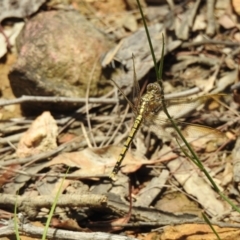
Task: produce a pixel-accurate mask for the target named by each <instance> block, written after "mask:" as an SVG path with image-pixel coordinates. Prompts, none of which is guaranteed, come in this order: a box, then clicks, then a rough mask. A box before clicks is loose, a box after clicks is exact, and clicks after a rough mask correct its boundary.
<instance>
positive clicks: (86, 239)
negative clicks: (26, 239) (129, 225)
mask: <svg viewBox="0 0 240 240" xmlns="http://www.w3.org/2000/svg"><path fill="white" fill-rule="evenodd" d="M43 231H44V227H36V226H34V225H32V224H29V223H22V224H20V226H19V232H20V234H21V235H25V236H31V237H36V238H39V239H40V238H41V237H42V233H43ZM15 234H16V229H15V228H14V222H13V221H9V224H8V226H5V227H1V232H0V237H6V236H10V235H15ZM47 239H67V240H79V239H81V240H90V239H91V240H138V239H137V238H133V237H127V236H121V235H116V234H110V233H102V232H92V233H90V232H77V231H69V230H61V229H56V228H49V229H48V232H47Z"/></svg>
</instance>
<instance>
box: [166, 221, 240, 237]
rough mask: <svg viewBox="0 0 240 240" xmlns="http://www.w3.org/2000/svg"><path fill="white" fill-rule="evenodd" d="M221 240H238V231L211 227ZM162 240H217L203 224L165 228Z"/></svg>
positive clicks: (239, 232)
mask: <svg viewBox="0 0 240 240" xmlns="http://www.w3.org/2000/svg"><path fill="white" fill-rule="evenodd" d="M213 227H214V229H215V230H216V232H217V233H218V235H219V236H220V239H221V240H237V239H239V234H240V230H239V229H236V228H220V227H218V226H213ZM161 239H162V240H175V239H186V240H200V239H201V240H203V239H204V240H214V239H217V238H216V235H215V234H214V233H213V231H212V230H211V228H210V227H209V226H208V225H204V224H183V225H178V226H167V227H165V228H164V232H163V234H161Z"/></svg>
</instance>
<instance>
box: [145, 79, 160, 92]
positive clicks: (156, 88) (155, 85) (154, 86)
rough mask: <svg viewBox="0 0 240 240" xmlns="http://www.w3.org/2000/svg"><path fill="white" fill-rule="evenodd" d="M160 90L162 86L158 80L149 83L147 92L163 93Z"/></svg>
mask: <svg viewBox="0 0 240 240" xmlns="http://www.w3.org/2000/svg"><path fill="white" fill-rule="evenodd" d="M160 90H161V89H160V86H159V84H158V83H157V82H155V83H149V84H148V85H147V93H150V92H151V93H152V94H160V93H161V91H160Z"/></svg>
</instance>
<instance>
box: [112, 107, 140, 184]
mask: <svg viewBox="0 0 240 240" xmlns="http://www.w3.org/2000/svg"><path fill="white" fill-rule="evenodd" d="M142 107H143V106H142ZM140 113H141V111H139V115H138V116H137V117H136V119H135V121H134V124H133V126H132V128H131V131H130V133H129V135H128V137H127V140H126V141H125V143H124V144H123V148H122V151H121V153H120V155H119V157H118V160H117V162H116V164H115V166H114V168H113V170H112V172H111V174H110V175H109V177H110V178H111V179H112V180H115V176H116V175H117V173H118V171H119V169H120V166H121V163H122V161H123V159H124V157H125V155H126V153H127V150H128V149H129V146H130V144H131V142H132V140H133V138H134V136H135V134H136V133H137V131H138V129H139V128H140V125H141V122H142V119H143V116H142V114H140Z"/></svg>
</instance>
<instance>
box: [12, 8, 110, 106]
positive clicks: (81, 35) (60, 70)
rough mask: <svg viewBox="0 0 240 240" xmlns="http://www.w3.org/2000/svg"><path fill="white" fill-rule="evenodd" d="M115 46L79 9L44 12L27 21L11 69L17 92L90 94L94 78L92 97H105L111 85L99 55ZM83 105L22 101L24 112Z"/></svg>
mask: <svg viewBox="0 0 240 240" xmlns="http://www.w3.org/2000/svg"><path fill="white" fill-rule="evenodd" d="M110 47H111V43H110V42H109V41H108V39H107V38H106V36H105V35H103V34H102V33H100V32H99V31H98V30H97V29H96V28H95V27H94V26H93V25H92V24H91V23H90V22H88V21H87V20H86V19H85V18H84V17H83V16H82V15H80V14H79V13H78V12H76V11H49V12H42V13H40V14H38V15H37V16H36V17H34V18H32V19H31V20H30V21H29V22H27V23H26V25H25V26H24V28H23V30H22V31H21V33H20V34H19V36H18V38H17V49H18V54H19V55H18V59H17V62H16V63H15V64H14V65H13V68H12V70H11V71H10V73H9V80H10V84H11V87H12V90H13V92H14V94H15V96H16V97H20V96H22V95H33V96H62V97H85V94H86V89H87V85H88V82H89V81H90V79H91V84H90V96H100V95H102V94H104V93H105V92H107V91H109V88H110V85H108V84H105V80H104V77H102V69H101V65H100V61H99V57H100V56H101V54H102V53H103V52H105V51H107V50H109V48H110ZM104 84H105V85H108V86H109V87H108V88H107V87H105V86H104ZM101 86H104V88H103V87H101ZM77 107H79V105H78V104H73V103H64V104H63V103H49V104H46V103H44V104H43V103H23V104H22V108H23V110H31V109H36V108H37V109H39V108H40V109H41V110H56V111H59V110H60V111H66V110H72V109H74V108H77Z"/></svg>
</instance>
